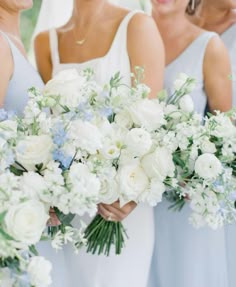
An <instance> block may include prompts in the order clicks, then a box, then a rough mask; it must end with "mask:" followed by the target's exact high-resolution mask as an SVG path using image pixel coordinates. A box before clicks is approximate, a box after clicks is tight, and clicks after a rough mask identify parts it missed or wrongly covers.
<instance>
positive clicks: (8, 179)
mask: <svg viewBox="0 0 236 287" xmlns="http://www.w3.org/2000/svg"><path fill="white" fill-rule="evenodd" d="M17 127H18V122H17V118H16V117H14V116H13V115H10V114H8V113H7V112H6V111H4V110H3V109H1V110H0V135H1V137H0V147H1V148H0V166H1V170H0V285H1V286H13V285H14V286H20V284H24V285H23V286H28V285H33V286H36V287H40V286H49V284H50V283H51V278H50V271H51V263H50V262H48V261H47V260H45V259H44V258H43V257H40V256H36V251H35V248H34V244H36V243H37V242H38V241H39V240H40V238H41V235H42V232H43V230H44V228H45V226H46V223H47V220H48V213H47V209H46V208H45V205H44V204H43V203H42V202H41V201H40V200H38V199H37V198H36V196H35V195H34V194H33V192H34V190H33V189H31V187H32V186H33V185H32V186H30V183H33V182H32V181H30V175H27V174H25V175H24V176H22V177H19V176H17V175H15V174H14V172H16V170H17V168H16V167H15V166H13V164H14V163H15V160H14V157H15V155H14V152H13V147H14V146H15V143H16V142H17V139H18V131H17ZM7 284H8V285H7Z"/></svg>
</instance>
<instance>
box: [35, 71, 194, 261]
mask: <svg viewBox="0 0 236 287" xmlns="http://www.w3.org/2000/svg"><path fill="white" fill-rule="evenodd" d="M142 72H143V71H142V70H141V69H138V68H137V69H136V75H135V78H134V83H135V85H134V87H133V88H131V87H128V86H125V85H123V84H122V78H121V77H120V75H119V73H117V74H116V75H114V76H113V77H112V78H111V80H110V82H109V83H108V84H107V85H105V86H101V85H98V83H97V82H95V81H94V80H93V72H92V71H91V70H85V71H84V72H83V73H82V74H81V75H79V74H78V73H77V72H76V71H75V70H67V71H63V72H61V73H59V74H58V75H57V76H56V77H55V78H54V79H53V80H51V81H49V83H48V84H47V85H46V87H45V89H44V91H43V93H42V94H38V95H34V99H33V101H34V102H35V103H37V106H38V107H41V108H42V107H44V108H46V107H47V108H50V110H51V111H52V116H51V119H52V122H55V121H56V122H57V128H58V127H60V129H59V130H60V132H58V133H57V134H58V135H59V136H57V142H58V150H57V160H59V161H60V162H61V164H63V162H64V160H63V161H62V160H61V159H60V157H62V158H63V159H68V158H69V159H70V160H68V163H70V162H71V159H73V160H74V162H75V163H76V166H77V168H75V169H74V167H73V165H71V164H69V165H67V166H66V169H67V170H68V171H70V172H71V170H74V173H73V176H74V177H73V178H78V177H80V175H83V178H84V180H85V181H86V176H87V175H86V174H84V173H83V172H82V170H81V168H82V166H83V167H86V168H87V169H88V170H89V172H90V173H91V174H93V176H94V179H95V178H96V179H97V180H98V181H99V187H98V186H97V187H98V188H97V189H96V188H92V187H91V186H89V188H90V189H91V190H95V191H96V190H97V191H98V192H97V193H96V195H97V203H106V204H111V203H113V202H115V201H118V202H119V203H120V205H121V206H123V205H125V204H126V203H127V202H129V201H135V202H137V203H139V202H143V203H148V204H149V205H151V206H154V205H156V204H157V203H158V202H160V201H161V199H162V195H163V193H164V192H165V190H166V189H167V188H175V187H177V186H178V184H177V183H178V182H177V177H176V175H177V172H176V167H175V164H174V161H173V153H174V152H175V151H176V150H177V149H178V144H173V143H176V140H175V138H176V132H175V131H176V127H177V125H175V121H174V120H173V118H174V117H173V115H174V114H175V113H179V114H181V119H182V121H184V120H185V121H186V120H188V119H190V118H191V117H192V114H191V113H189V111H187V112H186V111H185V109H186V104H187V103H188V102H189V99H188V97H185V98H183V97H184V95H185V94H186V93H187V92H188V91H190V90H191V89H192V88H193V82H194V81H193V80H192V79H189V80H188V81H186V83H185V84H184V85H183V87H180V88H179V89H178V93H177V94H178V96H179V98H181V99H180V102H181V103H180V104H178V105H174V104H168V105H167V104H166V103H165V102H164V101H161V98H162V96H163V95H160V99H158V98H156V99H152V100H149V99H148V93H149V88H148V87H146V86H145V85H143V84H141V77H142ZM192 109H193V107H192ZM58 123H60V125H59V126H58ZM61 135H63V140H62V138H61ZM58 140H59V141H58ZM64 167H65V164H64ZM78 167H80V168H78ZM85 175H86V176H85ZM71 180H72V179H71ZM89 182H90V183H91V182H92V181H91V179H90V180H89ZM87 192H88V191H87ZM90 192H91V191H90ZM77 206H78V210H79V209H80V207H79V204H77ZM124 236H125V230H124V228H123V225H122V223H120V222H113V221H109V220H104V219H103V218H102V217H101V216H100V215H97V216H96V217H95V218H94V220H93V221H92V222H91V223H90V224H89V226H88V227H87V228H86V230H85V237H86V239H87V250H88V251H89V252H92V253H96V252H97V253H99V254H100V253H105V254H106V255H109V252H110V249H111V246H112V245H114V246H115V252H116V253H117V254H119V253H120V252H121V249H122V247H123V245H124Z"/></svg>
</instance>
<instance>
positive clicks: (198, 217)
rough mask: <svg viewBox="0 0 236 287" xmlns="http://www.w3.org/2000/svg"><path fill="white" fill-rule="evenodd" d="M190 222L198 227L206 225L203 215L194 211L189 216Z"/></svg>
mask: <svg viewBox="0 0 236 287" xmlns="http://www.w3.org/2000/svg"><path fill="white" fill-rule="evenodd" d="M189 222H190V223H191V224H192V225H193V226H194V227H195V228H197V229H199V228H201V227H203V226H205V225H206V222H205V219H204V217H203V215H202V214H199V213H192V214H191V216H190V217H189Z"/></svg>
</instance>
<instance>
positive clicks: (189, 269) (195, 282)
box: [148, 32, 228, 287]
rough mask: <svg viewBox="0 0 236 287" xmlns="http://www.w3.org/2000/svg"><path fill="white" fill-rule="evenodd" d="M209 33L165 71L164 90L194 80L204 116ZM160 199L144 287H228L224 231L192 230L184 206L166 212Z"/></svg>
mask: <svg viewBox="0 0 236 287" xmlns="http://www.w3.org/2000/svg"><path fill="white" fill-rule="evenodd" d="M214 36H216V34H215V33H212V32H203V33H202V34H201V35H199V36H198V37H197V38H196V39H195V40H194V41H193V42H192V43H191V44H190V45H189V46H188V47H187V48H186V49H185V50H184V51H183V52H182V53H181V54H180V55H179V56H178V57H177V58H176V59H175V60H174V61H173V62H171V63H170V64H169V65H168V66H167V67H166V70H165V80H164V85H165V88H166V89H167V90H168V91H169V92H170V91H172V86H173V82H174V80H175V79H176V77H177V76H178V74H179V73H180V72H183V73H186V74H188V75H189V76H192V77H194V78H195V79H196V80H197V88H196V89H195V91H194V92H193V93H192V94H191V96H192V99H193V101H194V104H195V110H196V111H197V112H198V113H200V114H202V115H204V111H205V108H206V102H207V99H206V95H205V92H204V83H203V59H204V54H205V49H206V46H207V44H208V42H209V40H210V39H211V38H212V37H214ZM169 206H170V203H169V202H167V200H165V199H163V202H161V203H160V204H159V205H157V207H156V208H155V250H154V254H153V260H152V266H151V272H150V282H149V285H148V287H228V278H227V260H226V250H225V232H224V228H222V229H219V230H217V231H213V230H211V229H210V228H207V227H205V228H201V229H198V230H197V229H195V228H194V227H193V226H192V225H190V224H189V222H188V218H189V215H190V213H191V210H190V207H189V205H188V204H185V206H184V207H183V209H182V210H181V211H180V212H178V211H172V210H169V209H168V207H169Z"/></svg>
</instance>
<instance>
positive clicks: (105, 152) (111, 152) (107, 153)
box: [100, 144, 121, 159]
mask: <svg viewBox="0 0 236 287" xmlns="http://www.w3.org/2000/svg"><path fill="white" fill-rule="evenodd" d="M120 150H121V149H120V148H119V147H117V145H115V144H110V145H109V144H104V146H103V148H102V149H101V150H100V152H101V155H102V156H103V157H104V158H106V159H115V158H118V157H119V156H120Z"/></svg>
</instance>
